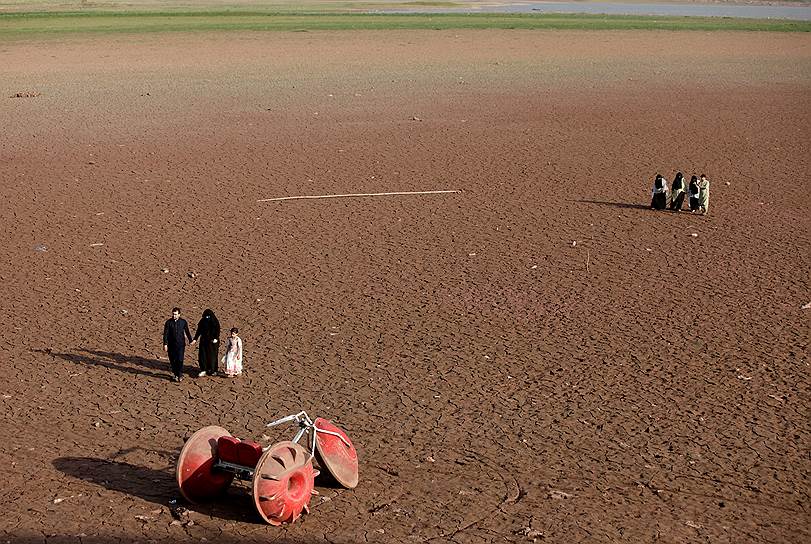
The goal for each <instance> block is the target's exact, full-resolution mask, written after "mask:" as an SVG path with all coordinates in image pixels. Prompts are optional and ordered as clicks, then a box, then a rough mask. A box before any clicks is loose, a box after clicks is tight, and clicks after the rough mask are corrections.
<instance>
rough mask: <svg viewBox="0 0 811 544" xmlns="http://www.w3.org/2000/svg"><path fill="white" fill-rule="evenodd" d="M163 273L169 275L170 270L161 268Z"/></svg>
mask: <svg viewBox="0 0 811 544" xmlns="http://www.w3.org/2000/svg"><path fill="white" fill-rule="evenodd" d="M161 272H163V273H164V274H168V273H169V269H168V268H161Z"/></svg>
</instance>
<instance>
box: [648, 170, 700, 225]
mask: <svg viewBox="0 0 811 544" xmlns="http://www.w3.org/2000/svg"><path fill="white" fill-rule="evenodd" d="M685 197H689V200H688V205H689V206H690V213H701V214H703V215H707V214H708V213H709V212H710V180H708V179H707V176H705V175H704V174H701V176H700V177H696V176H695V175H693V176H692V177H691V178H690V184H689V185H687V186H685V182H684V175H683V174H682V173H681V172H677V173H676V177H675V178H674V179H673V185H671V187H670V194H669V195H668V189H667V180H666V179H665V178H664V177H663V176H662V175H660V174H656V179H654V180H653V198H652V199H651V203H650V207H651V208H653V209H655V210H664V209H665V208H667V206H668V202H669V203H670V209H671V210H672V211H674V212H680V211H681V207H682V205H683V204H684V199H685Z"/></svg>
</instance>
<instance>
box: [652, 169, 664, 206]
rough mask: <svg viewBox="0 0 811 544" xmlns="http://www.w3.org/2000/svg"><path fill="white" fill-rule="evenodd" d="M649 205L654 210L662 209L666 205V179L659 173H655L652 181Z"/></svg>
mask: <svg viewBox="0 0 811 544" xmlns="http://www.w3.org/2000/svg"><path fill="white" fill-rule="evenodd" d="M650 207H651V208H653V209H655V210H664V209H665V208H666V207H667V180H666V179H665V178H664V177H662V176H661V175H660V174H656V179H655V180H654V181H653V198H652V199H651V203H650Z"/></svg>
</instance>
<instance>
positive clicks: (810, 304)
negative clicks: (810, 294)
mask: <svg viewBox="0 0 811 544" xmlns="http://www.w3.org/2000/svg"><path fill="white" fill-rule="evenodd" d="M801 309H802V310H811V302H809V303H808V304H803V305H802V307H801Z"/></svg>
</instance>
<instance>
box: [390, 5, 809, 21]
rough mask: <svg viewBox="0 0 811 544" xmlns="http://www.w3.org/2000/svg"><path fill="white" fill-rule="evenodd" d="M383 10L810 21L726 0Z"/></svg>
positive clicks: (805, 14) (785, 9) (796, 10)
mask: <svg viewBox="0 0 811 544" xmlns="http://www.w3.org/2000/svg"><path fill="white" fill-rule="evenodd" d="M375 12H386V13H587V14H598V15H661V16H688V17H735V18H742V19H789V20H794V21H811V6H766V5H762V6H759V5H728V4H613V3H602V2H595V3H591V2H538V3H531V4H509V3H507V4H504V5H500V6H464V7H458V8H429V7H424V8H419V9H414V10H386V9H384V10H375Z"/></svg>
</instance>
